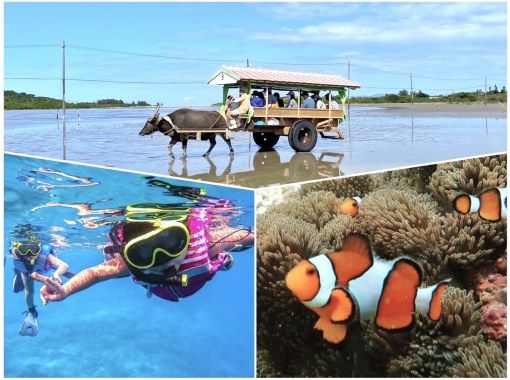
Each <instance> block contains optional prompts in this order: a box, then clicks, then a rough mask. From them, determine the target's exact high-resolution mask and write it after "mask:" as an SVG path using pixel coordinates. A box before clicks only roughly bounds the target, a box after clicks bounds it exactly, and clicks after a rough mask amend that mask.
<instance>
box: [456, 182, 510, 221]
mask: <svg viewBox="0 0 510 380" xmlns="http://www.w3.org/2000/svg"><path fill="white" fill-rule="evenodd" d="M506 194H507V189H506V188H502V189H499V188H497V187H493V188H491V189H489V190H485V191H484V192H483V193H481V194H480V195H478V196H473V195H469V194H460V195H457V196H456V197H455V199H454V200H453V208H454V209H455V211H457V212H459V213H461V214H470V213H474V212H476V213H478V215H479V216H480V218H482V219H483V220H487V221H489V222H499V221H500V220H501V219H506V214H507V211H506V208H507V201H506Z"/></svg>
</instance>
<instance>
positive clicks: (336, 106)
mask: <svg viewBox="0 0 510 380" xmlns="http://www.w3.org/2000/svg"><path fill="white" fill-rule="evenodd" d="M326 99H331V100H330V102H329V104H328V108H331V109H332V110H339V109H340V104H338V102H337V101H336V100H335V98H334V97H333V95H331V93H329V94H327V95H326Z"/></svg>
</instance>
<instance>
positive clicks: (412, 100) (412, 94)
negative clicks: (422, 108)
mask: <svg viewBox="0 0 510 380" xmlns="http://www.w3.org/2000/svg"><path fill="white" fill-rule="evenodd" d="M409 76H410V78H411V108H414V93H413V74H412V73H411V74H409Z"/></svg>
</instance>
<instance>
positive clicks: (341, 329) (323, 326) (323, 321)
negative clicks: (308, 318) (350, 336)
mask: <svg viewBox="0 0 510 380" xmlns="http://www.w3.org/2000/svg"><path fill="white" fill-rule="evenodd" d="M314 327H315V328H316V329H317V330H321V331H322V336H323V337H324V339H326V340H327V341H328V342H329V343H333V344H338V343H342V342H343V341H344V340H345V338H346V337H347V326H345V325H343V324H334V323H331V321H329V320H328V319H327V318H326V317H320V318H319V320H318V321H317V323H315V326H314Z"/></svg>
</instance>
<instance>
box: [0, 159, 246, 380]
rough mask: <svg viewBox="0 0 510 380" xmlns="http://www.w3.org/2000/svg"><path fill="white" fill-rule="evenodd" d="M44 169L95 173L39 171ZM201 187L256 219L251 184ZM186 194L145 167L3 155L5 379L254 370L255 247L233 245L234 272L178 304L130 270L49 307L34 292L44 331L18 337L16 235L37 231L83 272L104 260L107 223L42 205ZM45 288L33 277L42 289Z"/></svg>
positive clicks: (106, 204)
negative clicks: (168, 188)
mask: <svg viewBox="0 0 510 380" xmlns="http://www.w3.org/2000/svg"><path fill="white" fill-rule="evenodd" d="M41 167H44V168H49V169H53V170H55V171H59V172H61V173H65V174H69V175H72V176H77V177H80V178H87V179H88V180H87V181H85V182H87V183H82V182H80V181H77V180H76V179H73V178H69V177H66V176H63V175H61V174H56V173H42V172H41V171H38V169H39V168H41ZM160 179H162V180H165V181H167V182H170V183H172V184H174V185H184V186H192V187H197V184H195V183H191V182H186V181H179V180H174V179H168V178H167V179H165V178H160ZM76 185H85V186H76ZM199 186H200V187H202V188H204V189H205V190H206V191H207V195H210V196H213V197H219V198H227V199H232V200H235V205H236V206H241V207H242V210H243V214H242V215H240V216H238V217H236V219H235V220H233V221H232V223H231V224H235V225H244V226H253V193H252V192H251V191H245V190H238V189H231V188H225V187H221V186H209V185H202V184H200V185H199ZM182 200H183V199H181V198H178V197H174V196H170V195H167V194H165V193H164V191H163V189H161V188H158V187H149V186H148V185H147V180H146V179H144V177H143V176H142V175H140V174H134V173H125V172H119V171H113V170H105V169H100V168H92V167H86V166H80V165H70V164H65V163H60V162H52V161H46V160H39V159H32V158H26V157H19V156H15V155H5V224H4V228H5V231H4V233H5V235H4V236H5V242H4V252H5V258H4V262H5V280H4V288H5V292H4V293H5V294H4V300H5V301H4V302H5V304H4V309H5V318H4V328H5V335H4V342H5V343H4V344H5V346H4V352H5V353H4V355H5V357H4V368H5V374H4V375H5V377H252V376H253V375H254V371H253V369H254V257H253V248H251V249H249V250H246V251H242V252H238V253H234V255H235V265H234V266H233V268H232V269H231V270H230V271H228V272H218V273H217V275H216V276H215V277H214V278H213V280H212V281H210V282H209V283H207V284H206V285H205V287H204V288H203V289H201V290H200V291H199V292H197V293H195V294H194V295H193V296H191V297H189V298H186V299H182V300H181V301H180V302H178V303H173V302H169V301H165V300H163V299H160V298H158V297H155V296H153V297H152V298H150V299H147V297H146V291H145V289H144V288H142V287H141V286H138V285H136V284H135V283H134V282H133V280H132V279H131V278H123V279H116V280H109V281H106V282H103V283H100V284H97V285H94V286H93V287H91V288H89V289H87V290H84V291H82V292H80V293H77V294H74V295H72V296H70V297H69V298H67V299H65V300H64V301H62V302H58V303H50V304H49V305H48V306H45V307H43V306H42V305H41V301H40V300H39V298H38V297H36V300H35V302H36V305H37V307H38V310H39V318H38V320H39V334H38V336H36V337H33V338H32V337H26V336H20V335H19V329H20V327H21V324H22V322H23V319H24V315H22V312H23V311H24V310H26V305H25V302H24V297H23V295H22V294H14V293H13V292H12V291H11V289H12V281H13V271H12V262H11V259H10V257H9V256H8V250H9V243H10V241H12V240H13V239H16V238H19V236H20V235H23V233H24V232H23V231H26V230H27V228H29V229H31V230H35V231H36V232H37V234H38V235H39V236H41V237H43V239H45V240H47V241H48V242H49V243H50V244H52V245H53V246H55V247H57V249H56V252H57V253H58V256H59V257H60V258H62V259H63V260H65V261H66V262H67V263H68V264H69V265H70V270H71V271H73V272H78V271H80V270H82V269H84V268H86V267H90V266H93V265H97V264H98V263H100V262H101V261H102V260H103V255H102V251H101V247H102V245H104V244H105V243H106V242H107V238H106V235H105V234H106V232H108V231H109V228H110V226H108V225H106V226H102V227H98V228H85V227H84V226H83V225H82V224H81V223H80V219H83V218H84V217H83V216H79V215H78V214H77V210H75V209H73V208H64V207H44V208H38V207H40V206H43V205H47V204H48V202H58V203H73V204H74V203H88V204H91V205H92V209H97V210H99V209H107V208H119V207H123V206H126V205H128V204H133V203H142V202H151V203H173V202H177V201H182ZM97 217H99V216H97ZM108 218H112V217H107V219H108ZM117 218H118V217H117ZM96 221H98V220H96ZM27 225H30V227H27ZM39 288H40V284H36V293H37V294H38V290H39Z"/></svg>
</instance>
